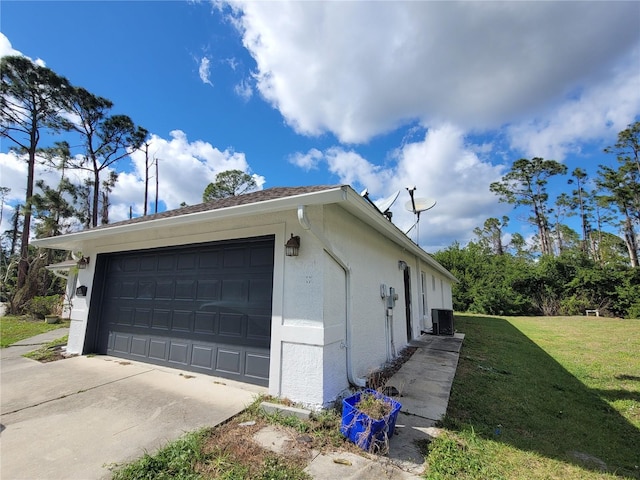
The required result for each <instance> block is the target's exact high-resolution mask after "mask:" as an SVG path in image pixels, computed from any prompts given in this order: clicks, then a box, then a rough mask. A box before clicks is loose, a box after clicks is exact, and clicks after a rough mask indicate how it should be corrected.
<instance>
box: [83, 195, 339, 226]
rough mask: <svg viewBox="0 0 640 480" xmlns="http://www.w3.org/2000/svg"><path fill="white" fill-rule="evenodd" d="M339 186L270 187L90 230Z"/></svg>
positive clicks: (258, 201)
mask: <svg viewBox="0 0 640 480" xmlns="http://www.w3.org/2000/svg"><path fill="white" fill-rule="evenodd" d="M338 186H339V185H311V186H307V187H272V188H267V189H265V190H258V191H257V192H250V193H245V194H243V195H236V196H233V197H227V198H221V199H219V200H213V201H211V202H205V203H198V204H196V205H189V206H188V207H183V208H177V209H175V210H167V211H165V212H160V213H155V214H153V215H147V216H144V217H135V218H131V219H129V220H123V221H120V222H116V223H109V224H105V225H99V226H97V227H95V228H93V229H92V230H97V229H100V228H108V227H113V226H116V225H129V224H133V223H141V222H148V221H150V220H158V219H161V218H171V217H179V216H181V215H187V214H189V213H198V212H206V211H209V210H219V209H221V208H227V207H235V206H238V205H248V204H251V203H260V202H265V201H267V200H274V199H277V198H285V197H295V196H296V195H304V194H305V193H313V192H321V191H323V190H329V189H332V188H336V187H338Z"/></svg>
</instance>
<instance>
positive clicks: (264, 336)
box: [247, 315, 271, 346]
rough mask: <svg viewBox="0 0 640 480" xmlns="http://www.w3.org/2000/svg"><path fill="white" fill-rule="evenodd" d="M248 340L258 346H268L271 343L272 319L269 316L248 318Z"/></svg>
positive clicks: (250, 316) (251, 316) (249, 316)
mask: <svg viewBox="0 0 640 480" xmlns="http://www.w3.org/2000/svg"><path fill="white" fill-rule="evenodd" d="M247 338H250V339H252V340H254V341H255V342H257V344H258V345H261V346H268V345H269V342H270V341H271V317H270V316H267V315H248V316H247Z"/></svg>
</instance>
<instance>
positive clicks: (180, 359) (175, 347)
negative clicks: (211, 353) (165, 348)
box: [169, 340, 189, 367]
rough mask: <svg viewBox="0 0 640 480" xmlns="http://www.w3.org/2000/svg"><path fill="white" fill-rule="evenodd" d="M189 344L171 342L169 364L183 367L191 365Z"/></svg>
mask: <svg viewBox="0 0 640 480" xmlns="http://www.w3.org/2000/svg"><path fill="white" fill-rule="evenodd" d="M188 359H189V343H188V342H180V341H177V340H171V341H170V342H169V363H177V364H179V365H180V366H181V367H184V366H187V365H188V364H189V362H188Z"/></svg>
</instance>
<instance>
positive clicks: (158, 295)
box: [96, 238, 274, 385]
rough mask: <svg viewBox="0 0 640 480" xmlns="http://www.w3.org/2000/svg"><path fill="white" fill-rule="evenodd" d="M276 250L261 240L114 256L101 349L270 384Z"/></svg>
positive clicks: (108, 263) (107, 266) (103, 308)
mask: <svg viewBox="0 0 640 480" xmlns="http://www.w3.org/2000/svg"><path fill="white" fill-rule="evenodd" d="M273 249H274V241H273V238H261V239H253V240H251V239H250V240H238V241H225V242H218V243H213V244H207V245H193V246H188V247H176V248H165V249H158V250H151V251H144V252H128V253H118V254H110V255H109V256H108V257H107V259H106V262H105V269H106V270H105V280H104V288H103V290H104V295H103V298H102V304H101V305H100V307H99V308H100V311H101V312H102V313H101V316H100V320H99V326H98V339H97V341H96V345H97V346H98V348H99V349H100V350H99V351H101V352H102V351H105V350H106V352H105V353H109V354H112V355H116V356H121V357H126V358H135V359H137V360H143V361H144V360H145V359H146V361H149V362H152V363H158V364H164V365H171V366H175V367H179V368H183V369H188V370H196V371H199V372H204V373H209V374H215V375H221V376H225V377H228V378H234V379H237V380H239V381H248V382H251V383H257V384H260V385H268V371H269V348H270V340H271V304H272V299H271V297H272V290H273V285H272V283H273ZM101 346H102V347H101ZM102 349H104V350H102Z"/></svg>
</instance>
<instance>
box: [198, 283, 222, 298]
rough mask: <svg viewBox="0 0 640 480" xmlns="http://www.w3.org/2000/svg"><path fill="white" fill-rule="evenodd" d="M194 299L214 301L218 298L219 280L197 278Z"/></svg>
mask: <svg viewBox="0 0 640 480" xmlns="http://www.w3.org/2000/svg"><path fill="white" fill-rule="evenodd" d="M196 288H197V290H196V299H197V300H199V301H215V300H219V299H220V280H218V279H211V280H210V279H206V280H198V285H197V287H196Z"/></svg>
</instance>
